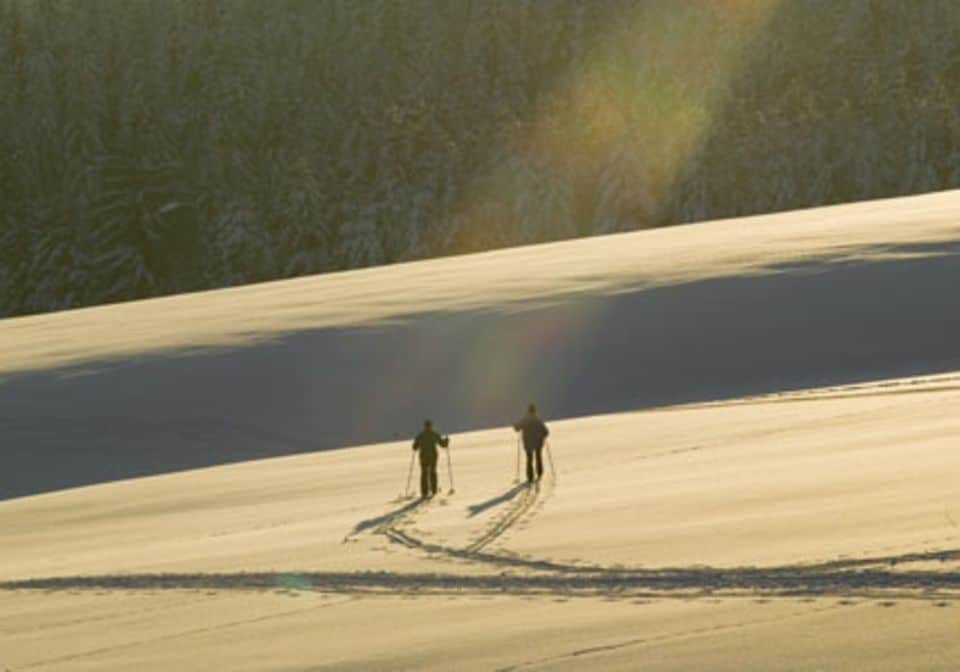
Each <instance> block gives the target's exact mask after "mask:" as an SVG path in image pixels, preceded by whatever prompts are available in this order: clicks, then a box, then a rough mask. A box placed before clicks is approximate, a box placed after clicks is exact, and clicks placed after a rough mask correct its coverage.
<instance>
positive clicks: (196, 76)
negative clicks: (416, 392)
mask: <svg viewBox="0 0 960 672" xmlns="http://www.w3.org/2000/svg"><path fill="white" fill-rule="evenodd" d="M958 25H960V5H957V4H956V3H954V2H952V1H951V0H914V1H913V2H897V1H895V0H846V1H842V0H806V1H805V2H789V1H787V2H784V1H778V0H591V1H590V2H585V1H583V0H499V1H498V0H403V1H397V0H270V1H269V2H266V1H264V0H0V129H2V132H0V198H2V200H0V206H2V208H0V315H13V314H22V313H30V312H38V311H46V310H54V309H60V308H66V307H72V306H80V305H89V304H94V303H101V302H107V301H117V300H125V299H133V298H140V297H146V296H155V295H159V294H166V293H172V292H180V291H189V290H196V289H203V288H211V287H220V286H225V285H233V284H239V283H245V282H252V281H258V280H264V279H270V278H280V277H288V276H293V275H300V274H306V273H315V272H321V271H329V270H335V269H344V268H353V267H357V266H364V265H371V264H382V263H390V262H394V261H399V260H405V259H414V258H422V257H427V256H434V255H443V254H451V253H458V252H465V251H473V250H480V249H489V248H493V247H499V246H505V245H511V244H517V243H527V242H535V241H543V240H549V239H555V238H564V237H573V236H582V235H589V234H592V233H599V232H608V231H615V230H625V229H635V228H643V227H653V226H662V225H667V224H672V223H678V222H684V221H691V220H695V219H703V218H712V217H721V216H732V215H741V214H747V213H755V212H764V211H769V210H776V209H786V208H794V207H804V206H812V205H819V204H825V203H831V202H840V201H852V200H860V199H865V198H873V197H879V196H893V195H899V194H904V193H912V192H918V191H929V190H935V189H941V188H949V187H953V186H957V185H958V184H960V153H958V152H960V119H958V116H957V110H960V39H958V37H960V35H958V34H957V32H956V26H958Z"/></svg>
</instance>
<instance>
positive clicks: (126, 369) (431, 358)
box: [0, 193, 960, 672]
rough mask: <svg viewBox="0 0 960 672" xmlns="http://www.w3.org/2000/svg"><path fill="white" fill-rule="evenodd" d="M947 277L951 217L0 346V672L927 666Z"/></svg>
mask: <svg viewBox="0 0 960 672" xmlns="http://www.w3.org/2000/svg"><path fill="white" fill-rule="evenodd" d="M958 250H960V194H958V193H944V194H937V195H931V196H925V197H916V198H909V199H900V200H894V201H880V202H873V203H863V204H857V205H850V206H843V207H836V208H828V209H820V210H812V211H805V212H797V213H789V214H783V215H774V216H769V217H759V218H751V219H748V220H730V221H721V222H712V223H705V224H701V225H693V226H686V227H678V228H673V229H668V230H658V231H652V232H645V233H637V234H625V235H617V236H610V237H606V238H596V239H588V240H583V241H576V242H571V243H561V244H552V245H547V246H538V247H529V248H520V249H515V250H509V251H503V252H496V253H487V254H482V255H476V256H470V257H461V258H448V259H443V260H436V261H429V262H423V263H416V264H407V265H400V266H394V267H389V268H382V269H373V270H367V271H359V272H349V273H344V274H338V275H331V276H319V277H316V278H310V279H302V280H294V281H288V282H278V283H271V284H265V285H259V286H253V287H247V288H242V289H234V290H227V291H219V292H211V293H206V294H195V295H184V296H180V297H174V298H169V299H162V300H156V301H148V302H141V303H133V304H125V305H116V306H108V307H101V308H95V309H88V310H82V311H76V312H68V313H62V314H56V315H49V316H41V317H31V318H23V319H17V320H9V321H5V322H0V352H3V353H4V357H3V359H2V364H0V366H2V371H0V376H2V377H3V382H2V384H0V450H2V452H0V458H2V465H3V469H2V470H0V488H2V489H3V492H4V495H3V501H0V547H2V548H3V549H4V553H3V556H2V558H0V669H4V668H9V669H10V670H15V671H16V670H21V669H49V670H126V669H139V670H170V669H177V670H209V669H230V670H307V669H310V670H314V669H324V670H326V669H337V670H370V669H386V670H394V669H417V670H421V669H426V670H429V669H435V670H450V669H457V670H491V669H498V670H573V669H612V670H634V669H644V670H678V669H679V670H682V669H698V670H699V669H710V670H729V671H731V672H732V671H734V670H745V669H747V670H752V669H763V670H768V669H791V670H806V669H870V670H891V671H892V670H903V669H918V670H952V669H954V667H955V662H956V661H957V660H960V644H958V641H957V638H956V619H957V616H956V613H957V609H960V499H958V497H957V486H956V484H957V480H958V473H960V452H957V451H956V450H955V444H956V439H957V436H960V414H958V413H957V412H956V409H957V407H958V405H960V317H958V315H957V310H956V308H957V299H956V292H955V290H954V287H955V286H956V285H957V280H958V278H960V259H958V257H957V252H958ZM529 399H535V400H537V401H538V402H539V404H540V406H541V409H542V411H543V413H544V415H545V416H546V418H547V421H548V423H549V424H550V427H551V430H552V433H551V451H550V455H551V457H552V458H553V462H554V463H555V467H556V476H555V477H553V476H551V475H549V474H548V476H547V477H546V478H545V480H544V481H543V482H542V483H541V484H540V486H539V487H538V488H532V489H528V488H524V487H519V486H518V484H516V483H515V482H514V478H515V469H516V443H515V437H514V433H513V432H512V431H511V429H510V428H509V426H508V425H509V423H510V422H511V421H513V420H515V418H516V416H517V415H518V414H519V412H520V411H522V409H523V405H524V404H525V403H526V402H527V401H528V400H529ZM681 402H683V403H681ZM427 415H429V416H430V417H432V418H433V419H434V420H435V421H436V423H437V424H438V426H439V428H440V429H441V430H442V431H444V432H450V433H452V434H453V443H452V448H451V452H450V453H449V457H450V458H452V460H451V462H449V463H448V462H447V461H446V459H447V455H444V462H443V463H442V465H441V467H442V469H441V486H442V489H443V491H444V494H442V495H441V496H440V497H439V498H437V499H435V500H433V501H431V502H429V503H426V504H420V505H417V504H416V503H415V502H413V501H411V500H409V499H405V498H403V497H402V496H401V495H402V494H403V491H404V490H405V487H406V479H407V473H408V467H409V465H410V456H411V454H410V450H409V438H410V436H411V435H412V433H413V432H415V431H416V430H417V428H418V426H419V423H420V422H421V420H422V418H423V417H424V416H427ZM361 444H368V445H361ZM345 446H354V447H345ZM294 453H296V454H294ZM280 455H286V456H284V457H275V456H280ZM248 458H271V459H257V460H250V461H248ZM228 462H237V463H235V464H225V463H228ZM207 465H210V466H211V467H212V468H205V469H195V470H191V471H177V470H179V469H181V468H184V467H199V466H207ZM212 465H219V466H212ZM448 468H450V469H452V471H453V474H454V476H455V480H456V482H455V492H454V493H452V494H449V493H448V492H447V491H448V490H449V489H450V487H451V485H452V484H451V483H450V480H449V476H448ZM150 474H158V475H156V476H154V477H150V478H131V477H134V476H141V475H150ZM119 478H128V479H129V480H117V479H119ZM81 484H95V485H92V486H91V487H82V488H75V489H61V488H64V487H65V486H72V485H81ZM54 490H56V491H54ZM22 495H31V496H22Z"/></svg>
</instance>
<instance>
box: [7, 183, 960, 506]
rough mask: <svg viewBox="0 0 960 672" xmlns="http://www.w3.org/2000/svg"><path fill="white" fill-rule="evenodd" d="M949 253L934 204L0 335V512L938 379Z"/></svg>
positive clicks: (74, 317)
mask: <svg viewBox="0 0 960 672" xmlns="http://www.w3.org/2000/svg"><path fill="white" fill-rule="evenodd" d="M958 252H960V194H958V193H956V192H948V193H943V194H934V195H929V196H921V197H913V198H904V199H898V200H888V201H877V202H871V203H863V204H856V205H848V206H839V207H832V208H824V209H818V210H810V211H803V212H796V213H787V214H778V215H770V216H764V217H752V218H747V219H738V220H730V221H721V222H710V223H705V224H697V225H691V226H684V227H677V228H672V229H662V230H655V231H646V232H639V233H630V234H623V235H614V236H606V237H600V238H593V239H587V240H577V241H570V242H564V243H557V244H551V245H543V246H534V247H527V248H517V249H512V250H506V251H500V252H493V253H488V254H478V255H472V256H467V257H457V258H448V259H441V260H434V261H426V262H419V263H411V264H402V265H397V266H390V267H382V268H376V269H370V270H361V271H355V272H348V273H342V274H335V275H330V276H318V277H313V278H306V279H299V280H291V281H284V282H276V283H268V284H263V285H256V286H250V287H242V288H237V289H231V290H226V291H217V292H210V293H202V294H194V295H185V296H179V297H173V298H166V299H160V300H154V301H145V302H139V303H132V304H122V305H115V306H105V307H99V308H93V309H87V310H79V311H73V312H66V313H61V314H53V315H46V316H39V317H28V318H22V319H14V320H7V321H4V322H0V353H2V357H0V380H2V381H3V382H2V384H0V421H2V422H0V446H2V447H0V451H2V456H3V459H4V462H5V463H6V464H7V465H9V467H8V468H6V469H3V470H0V499H2V498H9V497H13V496H19V495H25V494H30V493H35V492H41V491H46V490H51V489H56V488H61V487H65V486H71V485H81V484H86V483H96V482H102V481H107V480H111V479H115V478H120V477H130V476H138V475H144V474H150V473H157V472H163V471H170V470H175V469H181V468H189V467H198V466H206V465H212V464H218V463H223V462H230V461H238V460H243V459H250V458H253V457H266V456H273V455H280V454H290V453H302V452H309V451H314V450H320V449H326V448H335V447H341V446H346V445H356V444H362V443H369V442H375V441H383V440H390V439H393V438H400V437H404V436H406V435H408V434H409V433H410V432H412V431H414V430H415V429H416V428H417V427H418V426H419V423H420V422H421V420H422V418H423V417H426V416H430V417H433V418H434V419H435V420H436V421H437V422H438V423H439V424H440V426H441V428H443V429H445V430H446V431H463V430H467V429H480V428H484V427H490V426H496V425H502V424H505V423H508V422H509V421H511V420H512V419H513V418H514V416H515V415H516V414H517V412H518V411H519V410H521V409H522V407H523V406H524V404H525V403H526V402H527V401H528V400H530V399H535V400H537V401H538V402H539V403H540V406H541V407H542V408H543V409H544V411H545V412H546V413H547V414H548V415H549V416H551V417H576V416H584V415H591V414H596V413H609V412H614V411H625V410H634V409H638V408H649V407H654V406H662V405H666V404H675V403H679V402H689V401H702V400H709V399H720V398H731V397H735V396H742V395H746V394H756V393H763V392H771V391H777V390H783V389H788V388H799V387H809V386H811V385H823V384H835V383H844V382H853V381H858V380H870V379H876V378H879V377H891V376H896V375H907V374H916V373H930V372H935V371H949V370H952V369H954V368H960V313H958V311H957V310H956V306H957V299H956V293H955V291H954V290H953V287H954V286H955V285H956V284H957V279H958V277H960V257H958ZM51 461H52V462H53V463H55V464H56V465H57V468H55V469H50V468H47V467H48V465H49V464H50V463H51Z"/></svg>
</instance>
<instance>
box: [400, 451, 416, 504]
mask: <svg viewBox="0 0 960 672" xmlns="http://www.w3.org/2000/svg"><path fill="white" fill-rule="evenodd" d="M414 452H415V451H413V450H411V451H410V468H409V469H408V470H407V487H405V488H404V489H403V496H404V497H409V496H410V479H411V478H413V453H414Z"/></svg>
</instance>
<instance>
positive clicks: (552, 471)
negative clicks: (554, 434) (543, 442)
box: [547, 440, 557, 480]
mask: <svg viewBox="0 0 960 672" xmlns="http://www.w3.org/2000/svg"><path fill="white" fill-rule="evenodd" d="M547 460H548V461H549V462H550V477H551V478H553V480H557V470H556V469H555V468H554V466H553V451H552V450H550V441H549V440H547Z"/></svg>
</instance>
